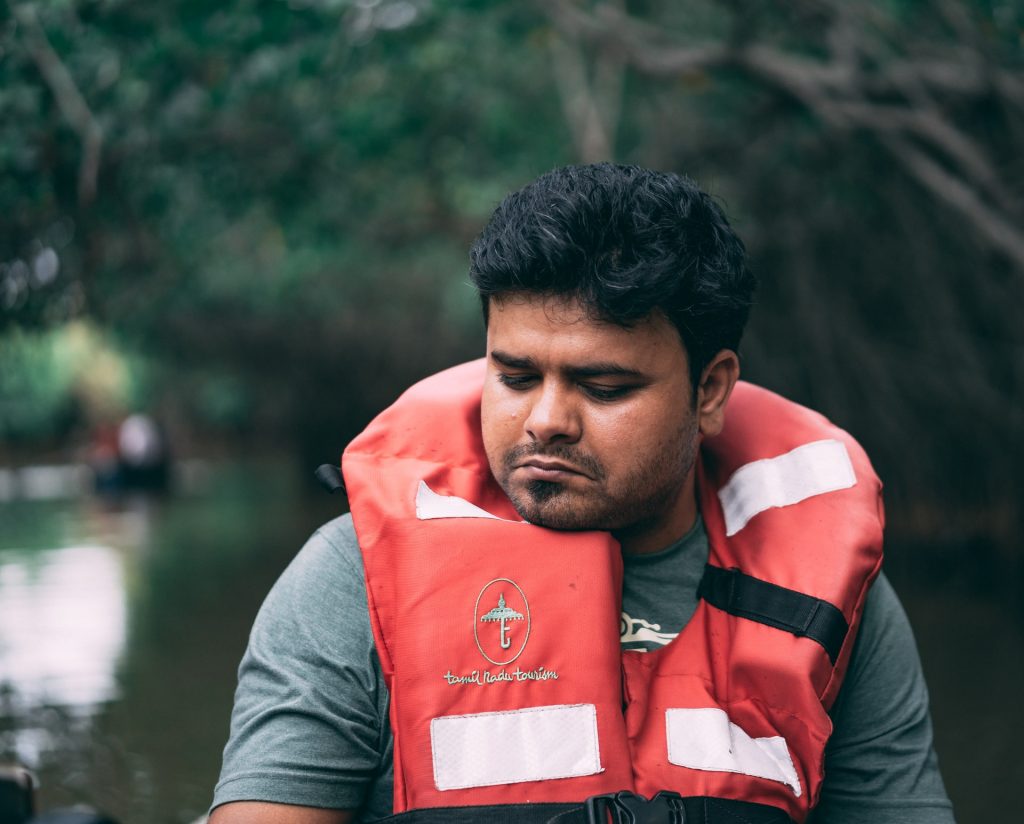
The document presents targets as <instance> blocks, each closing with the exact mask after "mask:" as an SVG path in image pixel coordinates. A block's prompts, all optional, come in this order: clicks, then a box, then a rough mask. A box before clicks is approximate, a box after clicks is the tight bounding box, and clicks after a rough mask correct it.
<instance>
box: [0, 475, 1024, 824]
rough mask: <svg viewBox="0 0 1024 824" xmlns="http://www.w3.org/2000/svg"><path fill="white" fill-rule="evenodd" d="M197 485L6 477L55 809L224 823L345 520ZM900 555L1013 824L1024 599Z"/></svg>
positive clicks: (267, 496)
mask: <svg viewBox="0 0 1024 824" xmlns="http://www.w3.org/2000/svg"><path fill="white" fill-rule="evenodd" d="M193 469H194V470H195V471H193V472H192V473H191V474H190V476H189V477H190V479H191V480H190V483H189V484H188V485H187V489H186V490H185V491H184V492H181V493H179V494H177V495H175V496H172V497H170V498H167V499H165V500H159V499H144V498H137V499H125V500H122V501H120V502H116V503H112V502H109V501H108V502H104V501H102V500H100V499H96V498H94V497H92V496H89V495H87V494H81V493H78V494H76V490H78V488H79V486H80V484H79V483H78V481H76V476H75V475H74V472H73V471H72V472H71V473H70V474H69V473H68V472H60V471H55V470H53V469H52V468H51V469H49V470H47V471H46V472H42V473H35V474H32V473H30V482H31V485H32V487H31V492H32V494H33V495H35V496H36V498H35V499H33V500H25V499H23V498H21V497H19V496H20V494H23V493H24V491H25V486H26V485H25V484H24V483H22V481H24V478H21V479H20V480H19V479H18V478H14V477H13V476H12V475H11V474H10V473H7V474H6V475H5V476H4V477H3V478H0V487H3V489H0V492H5V494H0V763H2V762H4V761H11V760H17V761H20V762H21V763H23V764H25V765H27V766H29V767H30V768H32V769H33V770H34V771H35V772H36V773H37V774H38V776H39V778H40V779H41V782H42V785H41V787H40V791H39V796H38V798H39V801H40V806H41V808H42V809H47V808H51V807H54V806H66V805H70V804H73V803H88V804H92V805H93V806H96V807H98V808H101V809H103V810H105V811H107V812H109V813H110V814H112V815H114V816H115V817H117V818H118V819H119V820H120V821H122V822H123V824H184V823H185V822H190V821H192V820H193V819H195V818H196V816H198V815H200V814H201V813H203V812H204V811H205V809H206V807H207V805H208V804H209V801H210V797H211V793H212V788H213V785H214V783H215V781H216V778H217V773H218V771H219V767H220V754H221V750H222V748H223V746H224V742H225V740H226V737H227V730H228V719H229V714H230V709H231V699H232V692H233V690H234V685H235V669H236V667H237V664H238V660H239V658H240V657H241V654H242V651H243V649H244V647H245V641H246V637H247V635H248V631H249V626H250V625H251V623H252V619H253V617H254V615H255V613H256V610H257V609H258V607H259V604H260V602H261V601H262V598H263V596H264V595H265V593H266V591H267V589H268V588H269V587H270V585H271V584H272V583H273V581H274V579H275V578H276V577H277V575H278V574H279V573H280V571H281V570H282V569H283V568H284V566H285V565H286V564H287V563H288V561H289V559H290V558H291V557H292V556H293V555H294V553H295V552H296V551H297V550H298V548H299V546H301V544H302V542H303V541H304V540H305V538H306V537H307V536H308V535H309V534H310V533H311V532H312V530H313V529H314V528H315V527H316V526H317V525H318V524H319V523H321V522H323V521H324V520H327V519H328V518H329V517H331V516H332V515H333V514H336V513H337V511H338V510H339V508H340V503H339V501H338V499H335V498H331V497H329V496H327V495H326V494H324V495H322V496H315V495H314V496H313V497H307V496H304V495H303V494H302V489H301V488H300V485H299V482H298V480H297V478H298V475H297V473H295V472H294V470H293V469H292V468H291V467H289V466H287V465H285V464H282V463H280V462H252V463H246V464H234V465H230V466H222V467H219V468H216V467H215V468H212V469H210V470H209V471H206V472H204V471H200V470H201V469H202V468H201V467H193ZM79 480H80V479H79ZM19 490H20V492H19ZM69 495H70V496H71V497H68V496H69ZM890 557H891V559H892V565H891V567H890V577H891V578H892V580H893V582H894V584H895V585H896V587H897V590H898V591H899V592H900V594H901V597H902V598H903V601H904V604H905V606H906V608H907V612H908V613H909V615H910V617H911V621H912V623H913V624H914V627H915V631H916V634H917V637H918V642H919V646H920V651H921V657H922V660H923V662H924V666H925V672H926V674H927V676H928V680H929V686H930V690H931V695H932V709H933V717H934V720H935V726H936V737H937V742H938V749H939V754H940V760H941V763H942V767H943V775H944V777H945V779H946V783H947V787H948V789H949V791H950V795H951V796H952V798H953V800H954V803H955V805H956V808H957V817H958V820H959V821H960V822H961V824H970V822H983V821H992V820H1007V811H1008V810H1016V809H1017V805H1018V800H1017V798H1016V788H1017V787H1020V786H1022V785H1024V756H1022V755H1021V749H1020V747H1019V745H1018V741H1019V740H1020V738H1021V737H1022V735H1024V705H1022V702H1021V701H1020V698H1021V695H1022V694H1024V687H1022V686H1021V685H1022V684H1024V609H1022V605H1021V604H1020V603H1019V593H1020V588H1019V587H1018V588H1016V589H1015V588H1014V587H1012V586H1010V587H1007V586H1006V585H1005V583H1006V582H1005V580H1004V577H1005V576H1001V575H1000V574H998V570H997V571H992V570H990V571H989V573H988V574H978V572H979V560H978V558H977V557H974V556H969V555H967V554H966V553H965V554H963V555H961V556H955V557H954V558H953V562H949V558H948V557H946V562H945V567H944V568H943V569H942V570H940V571H938V572H936V570H935V565H934V564H932V563H929V562H928V561H927V558H928V557H929V556H928V555H927V554H926V553H925V552H924V551H923V550H918V551H917V552H916V553H914V554H900V553H899V550H892V551H891V553H890ZM968 570H970V572H971V574H969V575H966V574H964V573H965V572H966V571H968ZM1009 818H1013V819H1015V818H1016V816H1015V815H1010V816H1009Z"/></svg>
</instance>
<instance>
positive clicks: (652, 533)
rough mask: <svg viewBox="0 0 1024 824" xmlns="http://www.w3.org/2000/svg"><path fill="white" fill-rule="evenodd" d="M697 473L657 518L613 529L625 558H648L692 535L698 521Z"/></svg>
mask: <svg viewBox="0 0 1024 824" xmlns="http://www.w3.org/2000/svg"><path fill="white" fill-rule="evenodd" d="M695 477H696V473H695V472H694V471H692V470H691V471H690V473H689V474H688V475H687V476H686V480H685V481H683V488H682V489H681V490H680V491H679V494H678V495H676V496H674V503H669V504H668V505H667V507H665V508H662V509H661V510H660V512H659V513H658V514H657V515H653V516H651V517H650V518H645V519H641V520H639V521H637V522H636V523H632V524H630V525H629V526H626V527H623V528H622V529H614V530H612V535H613V536H614V537H615V540H617V541H618V542H619V544H620V545H621V546H622V553H623V554H624V555H648V554H650V553H652V552H658V551H659V550H662V549H664V548H665V547H667V546H669V545H670V544H673V543H675V542H676V541H678V540H679V539H680V538H682V537H683V536H684V535H685V534H686V533H687V532H689V531H690V530H691V529H692V528H693V525H694V524H695V523H696V522H697V512H698V510H697V484H696V480H695Z"/></svg>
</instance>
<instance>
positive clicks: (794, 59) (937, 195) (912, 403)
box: [538, 0, 1024, 554]
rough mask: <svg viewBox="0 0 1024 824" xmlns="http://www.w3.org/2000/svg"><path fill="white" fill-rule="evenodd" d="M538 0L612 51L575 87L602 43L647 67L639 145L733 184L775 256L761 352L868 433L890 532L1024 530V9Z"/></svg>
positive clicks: (746, 225)
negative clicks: (1023, 505) (1023, 513)
mask: <svg viewBox="0 0 1024 824" xmlns="http://www.w3.org/2000/svg"><path fill="white" fill-rule="evenodd" d="M538 7H539V8H540V9H542V10H543V11H544V12H545V13H546V14H547V15H548V16H549V17H550V19H551V20H552V21H553V24H554V25H555V27H556V29H557V31H558V32H559V36H560V37H561V38H562V39H563V40H564V41H565V42H566V43H567V45H566V47H565V48H566V49H569V50H572V51H574V52H577V53H580V54H581V55H582V58H581V61H583V62H585V61H589V62H590V63H591V64H592V65H593V66H595V69H594V71H593V73H592V79H591V80H590V81H589V83H588V82H581V83H579V84H578V91H577V95H578V96H579V97H581V98H583V99H587V98H591V97H593V90H594V89H595V88H597V87H599V85H600V84H599V83H598V76H599V72H598V68H597V67H598V66H599V65H600V64H601V62H602V61H604V63H608V62H609V61H610V60H613V61H614V63H615V64H616V65H617V66H623V67H625V68H626V71H628V72H630V75H631V76H630V77H629V78H627V81H626V86H627V88H628V89H629V90H630V93H629V98H630V99H629V100H628V101H627V103H626V105H625V106H624V107H623V111H625V112H628V116H627V117H624V118H623V122H622V131H623V139H622V145H623V146H624V147H625V152H624V154H626V155H627V156H629V157H631V158H636V159H638V160H641V161H642V162H645V163H648V164H651V165H655V166H662V167H667V168H676V169H683V170H688V171H689V173H690V174H693V175H695V176H696V177H697V178H698V179H699V180H702V181H704V182H705V183H710V184H711V185H712V188H713V189H715V190H716V191H717V192H718V193H719V194H720V195H723V196H725V197H726V198H727V200H728V202H729V203H730V204H735V207H734V208H733V209H732V210H731V211H733V212H734V216H735V218H736V222H737V223H738V225H739V230H740V233H741V234H742V235H743V236H744V238H745V239H746V240H747V243H748V246H749V247H750V248H751V249H752V252H753V259H754V262H755V266H756V268H757V269H758V271H759V272H760V274H761V276H762V279H763V288H762V291H761V295H760V304H761V305H760V306H759V308H758V310H757V312H755V316H754V321H753V324H752V328H751V330H750V333H749V337H748V339H747V345H746V354H747V366H748V373H749V374H752V375H754V377H755V379H757V380H759V381H760V382H763V383H766V384H768V385H770V386H774V387H776V388H779V389H780V390H782V391H784V392H786V393H787V394H790V395H792V396H796V397H797V398H799V399H802V400H804V401H806V402H807V403H809V404H811V405H812V406H814V407H816V408H819V409H821V410H822V411H824V412H826V413H827V414H829V415H830V416H831V417H832V418H833V419H835V420H837V421H839V422H840V423H842V424H843V425H845V426H847V427H848V428H851V429H852V430H853V431H854V432H855V433H856V434H857V435H858V436H859V437H861V439H862V440H863V441H864V442H865V443H866V445H867V446H868V448H869V452H870V453H871V454H872V455H873V456H874V459H875V461H876V464H878V466H879V468H880V470H881V473H882V475H883V478H884V479H885V480H886V481H887V482H888V483H889V498H890V501H891V502H893V503H895V504H896V506H893V507H891V509H892V512H893V513H894V515H895V521H896V523H895V526H896V527H897V530H896V532H897V534H900V533H902V534H903V535H906V534H907V533H908V532H912V533H914V534H916V535H917V536H919V537H921V538H922V539H924V540H925V541H928V542H936V541H939V542H942V543H944V544H947V545H950V546H952V545H960V546H963V545H970V543H971V541H972V540H973V541H975V548H976V549H978V548H979V547H978V546H977V542H978V541H980V542H983V543H985V544H987V545H988V546H989V547H990V548H991V547H992V546H993V544H994V545H996V546H1001V547H1003V550H1004V552H1006V553H1014V554H1015V553H1016V550H1015V547H1016V545H1017V538H1016V536H1017V535H1019V534H1020V530H1021V528H1022V526H1024V524H1022V523H1021V518H1020V515H1019V506H1018V503H1017V501H1018V499H1019V496H1020V493H1021V491H1022V490H1024V467H1022V466H1021V463H1020V461H1019V456H1020V455H1021V454H1024V403H1022V400H1024V357H1022V354H1024V324H1021V323H1020V322H1019V320H1018V319H1017V311H1018V307H1019V306H1020V305H1021V302H1022V299H1024V166H1022V164H1021V159H1020V158H1021V155H1020V150H1019V147H1020V145H1022V137H1024V10H1022V9H1021V8H1020V6H1019V5H1012V4H1009V3H1005V4H1001V3H991V2H964V3H960V2H953V0H938V2H915V1H914V0H903V1H902V2H897V1H896V0H893V2H870V3H869V2H857V3H846V2H834V0H800V2H769V3H762V4H757V5H755V6H752V5H750V4H746V3H739V2H733V1H732V0H704V1H702V0H694V1H693V2H688V3H686V4H678V3H670V2H657V1H656V0H652V1H651V2H633V3H630V4H629V10H628V11H627V10H626V8H625V5H624V4H623V3H621V2H617V0H604V1H599V2H571V1H570V0H553V1H552V2H544V3H540V4H539V6H538ZM577 107H579V104H577ZM569 108H572V107H569ZM591 128H599V127H598V126H592V127H591ZM577 142H578V143H580V141H577ZM584 142H585V141H584ZM581 145H582V144H581Z"/></svg>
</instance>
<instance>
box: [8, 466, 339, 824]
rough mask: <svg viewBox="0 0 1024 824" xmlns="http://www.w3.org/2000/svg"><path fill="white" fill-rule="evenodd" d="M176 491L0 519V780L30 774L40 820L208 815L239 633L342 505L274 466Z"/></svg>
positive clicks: (22, 508) (49, 504)
mask: <svg viewBox="0 0 1024 824" xmlns="http://www.w3.org/2000/svg"><path fill="white" fill-rule="evenodd" d="M192 486H193V487H195V488H193V489H192V491H190V492H186V493H184V494H178V495H175V496H173V497H170V498H168V499H165V500H160V499H146V498H134V499H132V498H128V499H124V500H121V501H118V502H111V501H103V500H100V499H97V498H94V497H91V496H88V495H79V496H76V497H73V498H66V497H61V496H59V495H58V493H56V492H53V487H52V485H51V486H50V487H48V489H49V490H50V493H47V494H43V495H42V499H38V498H37V499H34V500H24V499H21V500H19V499H15V498H14V497H13V496H9V497H10V498H11V499H10V500H7V501H6V502H2V503H0V763H3V762H5V761H8V762H9V761H18V762H20V763H22V764H24V765H26V766H28V767H30V768H31V769H32V770H33V771H35V772H36V773H37V775H38V777H39V778H40V781H41V786H40V789H39V794H38V801H39V806H40V808H41V809H48V808H51V807H55V806H67V805H71V804H74V803H87V804H91V805H93V806H95V807H97V808H100V809H103V810H105V811H107V812H109V813H110V814H112V815H114V816H115V817H117V818H118V819H119V820H120V821H122V822H124V824H132V823H133V822H147V824H148V822H153V824H161V822H168V824H169V823H170V822H188V821H192V820H193V819H194V818H195V817H196V816H198V815H199V814H200V813H202V812H204V811H205V809H206V807H207V805H208V804H209V802H210V797H211V793H212V789H213V784H214V783H215V781H216V778H217V773H218V771H219V766H220V753H221V750H222V748H223V746H224V742H225V740H226V737H227V729H228V719H229V715H230V709H231V700H232V693H233V690H234V683H235V669H236V667H237V665H238V661H239V659H240V657H241V654H242V651H243V649H244V647H245V641H246V637H247V635H248V630H249V626H250V624H251V623H252V619H253V617H254V615H255V613H256V610H257V609H258V607H259V604H260V602H261V600H262V598H263V596H264V594H265V593H266V591H267V589H268V588H269V587H270V585H271V584H272V583H273V581H274V579H275V578H276V576H277V575H278V574H279V573H280V571H281V570H282V569H283V568H284V566H285V565H286V564H287V563H288V560H289V559H290V558H291V556H292V555H294V553H295V552H296V551H297V550H298V548H299V547H300V546H301V544H302V542H303V541H304V540H305V538H306V537H307V536H308V535H309V534H310V532H311V531H312V530H313V529H315V527H316V526H317V525H318V524H319V523H320V522H322V521H323V520H326V519H327V518H329V517H331V516H332V515H333V514H335V513H336V511H338V510H339V507H340V505H339V503H338V500H337V499H332V498H330V497H329V496H327V495H326V494H324V495H323V497H312V498H306V497H304V496H303V495H302V494H301V492H302V490H301V489H300V488H299V483H298V482H297V481H296V473H294V471H293V470H292V469H291V468H290V467H288V466H286V465H282V464H280V463H276V462H275V463H270V462H256V463H252V464H246V465H235V466H230V467H222V468H220V469H215V470H213V471H212V472H211V473H209V477H207V478H206V481H205V483H201V484H198V485H196V484H194V483H193V485H192ZM64 491H67V489H64ZM51 493H52V494H51Z"/></svg>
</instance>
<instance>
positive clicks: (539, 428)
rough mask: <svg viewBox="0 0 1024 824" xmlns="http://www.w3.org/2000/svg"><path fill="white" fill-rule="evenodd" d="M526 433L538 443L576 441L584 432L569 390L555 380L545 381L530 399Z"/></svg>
mask: <svg viewBox="0 0 1024 824" xmlns="http://www.w3.org/2000/svg"><path fill="white" fill-rule="evenodd" d="M525 428H526V434H527V435H529V436H530V439H531V440H533V441H536V442H538V443H542V444H547V443H575V442H576V441H578V440H579V439H580V435H582V434H583V426H582V422H581V421H580V417H579V410H577V409H576V406H575V404H574V403H573V399H572V393H571V392H570V391H568V390H567V389H566V388H564V387H560V386H559V385H558V384H557V383H555V382H554V381H545V382H544V384H543V385H542V386H541V388H540V391H539V392H538V393H536V395H535V396H534V399H533V405H532V406H531V407H530V414H529V415H528V416H527V418H526V423H525Z"/></svg>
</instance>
